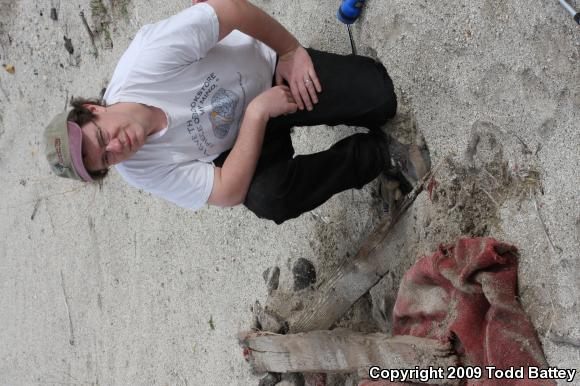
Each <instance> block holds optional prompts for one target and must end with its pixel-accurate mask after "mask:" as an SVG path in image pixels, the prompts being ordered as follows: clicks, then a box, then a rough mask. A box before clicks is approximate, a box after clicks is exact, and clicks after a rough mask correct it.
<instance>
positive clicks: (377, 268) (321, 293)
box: [288, 173, 431, 333]
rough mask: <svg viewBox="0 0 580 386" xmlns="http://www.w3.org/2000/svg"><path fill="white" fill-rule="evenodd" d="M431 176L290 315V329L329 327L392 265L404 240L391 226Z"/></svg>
mask: <svg viewBox="0 0 580 386" xmlns="http://www.w3.org/2000/svg"><path fill="white" fill-rule="evenodd" d="M430 178H431V173H427V175H425V176H424V177H423V179H422V180H421V181H420V182H419V183H418V184H417V186H416V187H415V189H413V191H412V192H410V193H409V194H408V195H407V196H406V197H405V199H404V201H403V202H402V204H401V205H400V206H399V210H398V212H397V213H396V214H395V215H394V216H393V217H392V218H388V217H387V218H385V219H384V220H383V221H382V222H381V223H380V224H379V225H378V226H377V228H376V229H375V230H374V231H373V233H372V234H371V235H370V236H369V237H368V238H367V240H366V241H365V242H364V244H363V245H362V247H361V248H360V250H359V251H358V253H357V254H356V256H355V257H354V258H353V259H350V260H348V261H345V262H344V263H343V264H342V265H340V266H339V267H338V268H337V269H335V271H334V272H332V273H330V274H329V275H328V276H327V279H326V280H325V281H324V282H323V283H322V284H321V285H320V287H318V288H317V289H316V292H315V294H314V299H313V300H312V301H311V302H309V304H308V305H307V306H306V307H305V308H304V309H303V310H301V311H298V312H294V313H293V314H292V315H290V316H289V318H288V324H289V328H290V332H291V333H298V332H305V331H314V330H327V329H329V328H330V327H331V326H332V325H333V324H334V323H335V322H336V321H337V320H338V319H339V318H340V317H341V316H342V315H344V313H345V312H346V311H348V309H349V308H350V307H351V306H352V305H353V304H354V303H355V302H356V301H357V300H358V299H359V298H360V297H361V296H363V295H364V294H365V293H366V292H368V291H369V290H370V289H371V288H372V287H373V286H374V285H375V284H377V283H378V282H379V280H380V279H381V278H382V277H383V276H384V275H385V274H386V273H387V272H388V271H389V269H390V268H392V266H393V264H397V261H394V259H393V257H394V256H393V255H394V253H393V250H396V248H397V247H398V244H400V243H401V242H403V243H404V240H401V238H399V237H397V236H396V235H393V232H391V230H392V229H393V227H394V226H395V224H396V223H397V222H398V221H399V219H400V218H401V217H402V215H403V214H404V213H405V211H406V210H407V209H408V208H409V207H410V206H411V204H412V203H413V202H414V201H415V199H416V198H417V196H418V195H419V193H421V191H422V190H423V187H424V186H425V184H426V183H427V181H429V179H430Z"/></svg>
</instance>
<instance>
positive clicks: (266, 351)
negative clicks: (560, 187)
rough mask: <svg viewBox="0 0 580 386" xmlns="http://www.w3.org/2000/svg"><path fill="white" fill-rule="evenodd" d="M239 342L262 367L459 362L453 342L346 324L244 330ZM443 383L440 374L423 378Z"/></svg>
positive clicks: (364, 368) (339, 368) (364, 367)
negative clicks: (283, 331) (285, 331)
mask: <svg viewBox="0 0 580 386" xmlns="http://www.w3.org/2000/svg"><path fill="white" fill-rule="evenodd" d="M240 338H241V339H240V343H241V345H242V347H243V348H244V353H245V356H246V359H247V360H248V362H249V363H250V366H251V367H252V370H253V371H254V372H257V373H261V372H267V371H268V372H276V373H289V372H325V373H352V372H358V371H360V372H364V373H366V375H367V376H368V370H369V367H371V366H378V367H380V368H382V369H414V368H416V366H418V367H419V368H429V367H434V368H447V367H449V366H455V365H457V357H456V356H455V355H454V354H453V350H452V347H451V344H450V343H449V342H445V343H442V342H439V341H437V340H434V339H427V338H419V337H415V336H406V335H401V336H395V337H391V336H389V335H386V334H381V333H373V334H365V333H361V332H355V331H351V330H348V329H335V330H332V331H312V332H307V333H301V334H291V335H278V334H272V333H263V332H259V333H255V332H250V333H243V334H241V336H240ZM423 381H424V382H425V381H426V383H437V384H440V383H441V381H442V380H441V379H429V380H423Z"/></svg>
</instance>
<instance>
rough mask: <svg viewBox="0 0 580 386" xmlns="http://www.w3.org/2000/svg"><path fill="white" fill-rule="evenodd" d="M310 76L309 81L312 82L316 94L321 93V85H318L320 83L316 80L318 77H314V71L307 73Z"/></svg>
mask: <svg viewBox="0 0 580 386" xmlns="http://www.w3.org/2000/svg"><path fill="white" fill-rule="evenodd" d="M309 74H310V79H311V80H312V83H313V84H314V87H315V88H316V91H318V92H322V85H321V84H320V81H319V80H318V76H316V71H314V69H312V70H310V71H309Z"/></svg>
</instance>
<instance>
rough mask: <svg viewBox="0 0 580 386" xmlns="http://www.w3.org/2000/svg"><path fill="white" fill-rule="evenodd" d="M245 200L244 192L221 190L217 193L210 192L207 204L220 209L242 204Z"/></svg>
mask: <svg viewBox="0 0 580 386" xmlns="http://www.w3.org/2000/svg"><path fill="white" fill-rule="evenodd" d="M245 200H246V192H241V191H224V190H221V191H219V192H212V194H211V195H210V196H209V199H208V204H210V205H213V206H219V207H221V208H229V207H233V206H237V205H240V204H243V203H244V201H245Z"/></svg>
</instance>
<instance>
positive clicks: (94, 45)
mask: <svg viewBox="0 0 580 386" xmlns="http://www.w3.org/2000/svg"><path fill="white" fill-rule="evenodd" d="M79 15H80V16H81V19H82V21H83V25H84V26H85V29H86V30H87V32H88V34H89V37H90V38H91V44H92V45H93V48H94V49H95V57H97V56H98V55H99V50H98V49H97V45H96V44H95V35H94V34H93V31H91V27H89V23H87V19H86V18H85V13H84V11H81V12H80V13H79Z"/></svg>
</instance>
